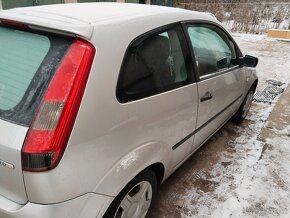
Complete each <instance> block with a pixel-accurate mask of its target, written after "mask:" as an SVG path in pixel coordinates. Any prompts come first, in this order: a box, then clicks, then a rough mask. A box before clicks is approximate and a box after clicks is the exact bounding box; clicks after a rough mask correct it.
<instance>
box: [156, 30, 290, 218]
mask: <svg viewBox="0 0 290 218" xmlns="http://www.w3.org/2000/svg"><path fill="white" fill-rule="evenodd" d="M235 37H236V38H237V40H238V41H239V44H240V45H241V47H242V49H243V50H244V51H248V52H247V53H249V54H254V55H257V56H259V58H260V66H259V67H258V73H259V76H260V79H261V82H260V84H259V86H258V89H259V90H262V89H263V88H264V87H265V84H266V80H267V79H276V80H280V81H283V82H285V83H286V84H285V85H284V88H286V87H287V83H289V82H290V67H289V65H290V60H289V51H290V43H289V42H281V41H277V40H270V39H265V37H255V36H252V37H248V36H243V35H236V36H235ZM251 51H252V52H251ZM289 102H290V86H289V87H288V88H287V89H286V90H285V91H284V93H283V94H282V95H280V96H278V97H277V98H276V99H275V101H274V103H272V104H267V103H256V102H254V103H253V105H252V109H251V111H250V114H249V116H248V117H247V119H246V120H245V121H244V122H243V123H242V124H241V125H239V126H237V125H234V124H232V123H228V124H226V125H225V127H223V128H222V129H221V130H220V131H219V132H217V133H216V134H215V136H214V137H213V138H212V139H211V140H210V141H209V142H208V143H206V144H205V145H204V146H203V147H202V148H201V149H199V151H198V152H197V153H195V154H194V155H193V156H192V157H191V158H190V159H189V160H188V161H187V162H185V164H183V166H182V167H181V168H179V169H178V170H177V171H176V172H175V173H174V174H173V175H172V176H171V177H170V178H169V179H168V180H167V181H166V182H165V183H163V184H162V186H161V188H160V190H159V195H158V200H157V202H156V204H155V209H154V210H153V211H152V213H151V214H150V217H156V218H161V217H162V218H163V217H166V218H167V217H169V218H170V217H174V218H175V217H176V218H178V217H290V167H289V166H290V143H289V142H290V104H289Z"/></svg>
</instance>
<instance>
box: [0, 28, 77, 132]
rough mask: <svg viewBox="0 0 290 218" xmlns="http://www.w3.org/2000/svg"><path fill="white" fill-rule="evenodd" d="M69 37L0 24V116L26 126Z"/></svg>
mask: <svg viewBox="0 0 290 218" xmlns="http://www.w3.org/2000/svg"><path fill="white" fill-rule="evenodd" d="M71 42H72V39H69V38H66V37H58V36H55V35H48V34H43V33H37V32H26V31H22V30H16V29H12V28H8V27H4V26H0V118H2V119H5V120H8V121H11V122H14V123H17V124H21V125H24V126H29V125H30V123H31V121H32V118H33V114H34V113H35V109H36V107H37V105H38V103H39V101H40V100H41V97H42V96H43V94H44V91H45V89H46V87H47V85H48V84H49V82H50V80H51V78H52V76H53V74H54V72H55V70H56V68H57V67H58V65H59V63H60V61H61V59H62V57H63V56H64V54H65V53H66V51H67V49H68V47H69V45H70V44H71Z"/></svg>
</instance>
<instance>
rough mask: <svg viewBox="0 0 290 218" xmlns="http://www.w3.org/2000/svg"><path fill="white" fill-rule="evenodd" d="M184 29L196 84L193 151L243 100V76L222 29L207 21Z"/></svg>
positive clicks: (234, 50) (237, 54)
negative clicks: (191, 57)
mask: <svg viewBox="0 0 290 218" xmlns="http://www.w3.org/2000/svg"><path fill="white" fill-rule="evenodd" d="M184 29H185V33H186V35H187V39H188V42H189V44H190V48H191V53H192V55H193V60H194V62H195V66H196V72H197V81H198V82H197V86H198V97H199V103H198V104H199V106H198V118H197V124H196V131H195V133H196V134H195V138H194V143H193V148H192V149H193V150H195V149H197V148H198V147H199V146H201V145H202V144H203V143H204V142H205V141H206V140H207V139H208V138H209V137H211V136H212V135H213V134H214V133H215V132H216V131H217V130H218V129H219V128H220V127H221V126H222V125H223V124H225V123H226V122H227V121H228V119H230V118H231V117H232V115H233V113H234V108H237V105H239V104H240V103H241V100H242V94H243V90H244V88H243V87H244V74H243V73H242V70H241V68H240V67H239V66H238V65H237V64H236V63H237V58H238V57H240V56H241V52H240V51H239V49H238V47H237V46H236V45H235V42H234V41H233V40H232V38H231V37H230V36H229V34H228V33H227V32H226V31H225V30H223V29H222V28H221V27H219V26H218V25H216V24H213V23H207V22H199V23H186V24H184Z"/></svg>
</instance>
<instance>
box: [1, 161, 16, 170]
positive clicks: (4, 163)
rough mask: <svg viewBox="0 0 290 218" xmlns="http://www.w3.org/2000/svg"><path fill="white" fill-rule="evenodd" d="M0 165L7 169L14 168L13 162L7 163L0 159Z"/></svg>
mask: <svg viewBox="0 0 290 218" xmlns="http://www.w3.org/2000/svg"><path fill="white" fill-rule="evenodd" d="M0 166H2V167H7V168H9V169H14V165H13V164H10V163H7V162H5V161H2V160H0Z"/></svg>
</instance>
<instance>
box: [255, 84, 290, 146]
mask: <svg viewBox="0 0 290 218" xmlns="http://www.w3.org/2000/svg"><path fill="white" fill-rule="evenodd" d="M289 102H290V85H288V87H287V88H286V89H285V91H284V92H283V94H282V95H281V96H280V98H279V100H278V102H277V103H276V105H275V107H274V108H273V110H272V112H271V113H270V115H269V117H268V120H267V122H266V124H265V126H264V127H263V129H262V130H261V132H260V134H259V136H258V139H259V140H261V141H263V142H266V140H267V139H269V138H275V137H280V136H281V135H280V134H279V133H280V132H281V131H283V130H285V129H287V128H289V126H290V104H289ZM289 131H290V130H289ZM288 134H289V135H288V136H289V140H290V132H289V133H288Z"/></svg>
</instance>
